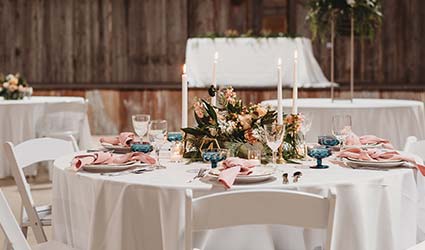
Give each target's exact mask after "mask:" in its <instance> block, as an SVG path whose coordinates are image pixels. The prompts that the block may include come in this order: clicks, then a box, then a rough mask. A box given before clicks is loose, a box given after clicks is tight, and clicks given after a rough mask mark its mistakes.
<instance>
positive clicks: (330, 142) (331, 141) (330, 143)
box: [318, 135, 339, 148]
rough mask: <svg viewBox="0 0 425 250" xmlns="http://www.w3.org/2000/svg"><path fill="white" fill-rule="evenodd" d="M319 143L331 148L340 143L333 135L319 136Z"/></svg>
mask: <svg viewBox="0 0 425 250" xmlns="http://www.w3.org/2000/svg"><path fill="white" fill-rule="evenodd" d="M318 143H319V144H320V145H323V146H326V147H328V148H329V147H334V146H336V145H338V144H339V140H338V139H337V138H336V137H335V136H332V135H321V136H319V139H318Z"/></svg>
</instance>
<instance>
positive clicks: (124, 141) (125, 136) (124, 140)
mask: <svg viewBox="0 0 425 250" xmlns="http://www.w3.org/2000/svg"><path fill="white" fill-rule="evenodd" d="M136 141H137V137H136V135H135V134H134V133H133V132H122V133H120V134H119V135H118V136H114V137H102V138H100V142H101V143H102V142H106V143H109V144H112V145H122V146H128V147H130V146H131V144H133V143H134V142H136Z"/></svg>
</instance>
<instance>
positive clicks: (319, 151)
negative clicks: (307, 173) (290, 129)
mask: <svg viewBox="0 0 425 250" xmlns="http://www.w3.org/2000/svg"><path fill="white" fill-rule="evenodd" d="M308 156H310V157H313V158H315V159H316V160H317V165H316V166H312V167H310V168H316V169H325V168H329V166H327V165H323V164H322V159H323V158H326V157H329V156H331V150H330V149H329V148H327V147H313V148H309V149H308Z"/></svg>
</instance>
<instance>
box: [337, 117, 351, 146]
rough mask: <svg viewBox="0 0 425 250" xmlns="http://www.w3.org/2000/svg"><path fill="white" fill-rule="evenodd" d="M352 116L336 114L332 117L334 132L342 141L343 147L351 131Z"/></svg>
mask: <svg viewBox="0 0 425 250" xmlns="http://www.w3.org/2000/svg"><path fill="white" fill-rule="evenodd" d="M351 124H352V123H351V116H349V115H336V116H333V117H332V134H333V135H334V136H335V137H336V138H337V139H338V141H340V143H341V147H343V145H344V142H345V139H346V138H347V136H348V135H349V134H350V133H351Z"/></svg>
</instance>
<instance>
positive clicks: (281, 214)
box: [185, 190, 336, 250]
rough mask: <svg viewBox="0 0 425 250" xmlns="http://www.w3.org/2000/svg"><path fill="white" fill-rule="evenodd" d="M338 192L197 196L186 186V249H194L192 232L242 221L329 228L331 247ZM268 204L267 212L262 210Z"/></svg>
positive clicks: (245, 191) (265, 191)
mask: <svg viewBox="0 0 425 250" xmlns="http://www.w3.org/2000/svg"><path fill="white" fill-rule="evenodd" d="M335 200H336V199H335V195H333V194H330V195H329V197H327V198H325V197H322V196H318V195H314V194H308V193H301V192H295V191H286V190H244V191H235V192H222V193H217V194H212V195H207V196H203V197H200V198H196V199H194V198H193V197H192V190H186V227H185V249H186V250H192V249H193V248H192V233H193V232H196V231H205V230H210V229H218V228H225V227H231V226H240V225H256V224H275V225H276V224H278V225H291V226H298V227H304V228H321V229H327V239H326V246H325V249H326V250H330V249H331V242H332V228H333V222H334V211H335ZM264 207H267V213H258V211H261V210H262V209H264Z"/></svg>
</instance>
